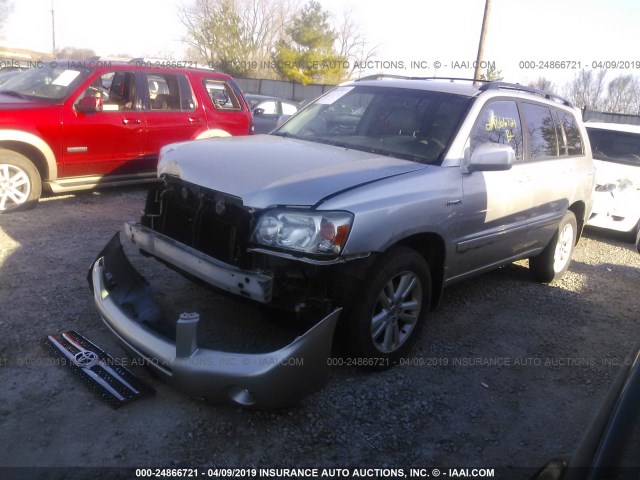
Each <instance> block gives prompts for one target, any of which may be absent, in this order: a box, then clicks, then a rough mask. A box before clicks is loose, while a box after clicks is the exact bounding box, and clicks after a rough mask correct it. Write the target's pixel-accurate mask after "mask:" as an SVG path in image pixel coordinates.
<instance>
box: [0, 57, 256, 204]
mask: <svg viewBox="0 0 640 480" xmlns="http://www.w3.org/2000/svg"><path fill="white" fill-rule="evenodd" d="M252 133H253V120H252V117H251V113H250V110H249V108H248V106H247V103H246V101H245V99H244V97H243V95H242V92H241V91H240V89H239V88H238V86H237V85H236V83H235V82H234V81H233V79H232V78H231V77H230V76H228V75H225V74H222V73H218V72H215V71H213V70H208V69H201V68H165V67H163V66H156V65H154V63H153V62H146V61H144V60H133V61H131V62H122V61H120V62H115V61H100V60H95V61H64V62H63V61H51V62H41V63H39V64H38V66H37V68H33V69H31V70H28V71H25V72H23V73H21V74H19V75H16V76H15V77H13V78H11V79H10V80H7V81H6V82H5V83H3V84H2V85H1V86H0V213H4V212H9V211H16V210H25V209H28V208H33V207H34V206H35V205H36V204H37V202H38V199H39V197H40V194H41V192H42V189H43V188H46V189H48V190H49V191H51V192H54V193H58V192H67V191H73V190H81V189H92V188H96V187H100V186H107V185H124V184H130V183H139V182H144V181H151V180H153V179H155V177H156V164H157V159H158V153H159V151H160V148H161V147H162V146H164V145H167V144H169V143H173V142H178V141H183V140H192V139H202V138H210V137H219V136H229V135H247V134H252Z"/></svg>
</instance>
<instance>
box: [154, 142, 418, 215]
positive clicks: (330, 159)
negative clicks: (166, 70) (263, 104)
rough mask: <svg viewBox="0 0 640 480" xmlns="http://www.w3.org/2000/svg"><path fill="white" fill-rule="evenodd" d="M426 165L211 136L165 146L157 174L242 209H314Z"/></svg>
mask: <svg viewBox="0 0 640 480" xmlns="http://www.w3.org/2000/svg"><path fill="white" fill-rule="evenodd" d="M425 167H426V165H423V164H420V163H416V162H410V161H407V160H401V159H397V158H392V157H386V156H382V155H376V154H373V153H367V152H362V151H358V150H349V149H345V148H342V147H335V146H332V145H324V144H320V143H314V142H308V141H303V140H296V139H291V138H283V137H278V136H273V135H256V136H247V137H231V138H215V139H211V140H195V141H191V142H184V143H178V144H172V145H168V146H166V147H164V148H163V149H162V151H161V154H160V161H159V163H158V175H162V174H168V175H174V176H177V177H179V178H181V179H183V180H185V181H187V182H191V183H194V184H197V185H200V186H203V187H206V188H210V189H212V190H216V191H218V192H223V193H227V194H229V195H235V196H237V197H240V198H242V201H243V203H244V205H246V206H250V207H255V208H266V207H269V206H273V205H315V204H317V203H318V202H320V201H321V200H322V199H324V198H326V197H327V196H329V195H331V194H334V193H337V192H340V191H343V190H348V189H350V188H353V187H355V186H358V185H362V184H365V183H369V182H372V181H376V180H380V179H383V178H387V177H390V176H394V175H399V174H402V173H407V172H412V171H415V170H420V169H423V168H425Z"/></svg>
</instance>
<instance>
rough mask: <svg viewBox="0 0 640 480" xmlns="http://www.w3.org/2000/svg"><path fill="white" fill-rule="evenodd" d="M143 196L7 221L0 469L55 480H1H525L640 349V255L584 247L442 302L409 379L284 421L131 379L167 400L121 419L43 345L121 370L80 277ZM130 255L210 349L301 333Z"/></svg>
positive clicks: (74, 199)
mask: <svg viewBox="0 0 640 480" xmlns="http://www.w3.org/2000/svg"><path fill="white" fill-rule="evenodd" d="M144 192H145V188H143V187H137V188H126V189H110V190H103V191H100V192H83V193H79V194H76V195H72V196H64V197H50V198H45V199H43V200H42V201H41V202H40V204H39V206H38V208H37V209H35V210H33V211H30V212H24V213H18V214H11V215H4V216H2V217H0V306H1V307H0V310H1V312H0V328H1V329H2V332H3V335H2V337H1V338H0V385H2V389H1V392H2V393H1V394H0V395H1V396H0V398H1V401H0V446H1V448H0V466H2V467H43V468H41V469H37V470H20V469H18V470H13V471H9V470H6V469H4V470H0V478H7V477H9V476H14V477H16V478H19V477H26V476H27V475H29V476H30V477H32V478H33V477H34V476H35V477H42V478H44V477H47V478H69V477H70V475H72V474H73V473H74V472H76V473H77V472H78V470H74V469H71V467H100V468H109V467H135V468H141V467H151V468H158V467H169V468H192V467H199V468H207V467H212V468H214V467H217V468H275V467H279V468H302V467H317V468H354V467H370V468H380V469H384V468H388V469H392V468H405V469H407V471H408V469H409V468H425V469H429V470H428V471H429V472H431V469H432V468H439V469H440V470H442V471H445V472H446V471H447V470H448V469H454V468H456V469H458V468H493V469H495V473H496V478H507V476H506V475H507V474H504V472H505V471H506V470H505V468H507V467H517V468H518V469H516V470H512V471H510V473H509V474H508V478H527V477H528V476H529V475H530V474H531V473H533V472H534V471H535V470H536V469H537V468H538V467H540V466H542V465H544V464H545V463H546V462H547V461H549V460H550V459H552V458H555V457H558V456H559V455H562V454H566V453H570V452H571V451H572V450H573V449H574V448H575V446H576V445H577V443H578V442H579V440H580V438H581V436H582V434H583V433H584V431H585V429H586V428H587V426H588V423H589V419H590V418H591V417H592V416H593V414H594V413H595V412H596V410H597V408H598V406H599V404H600V402H601V400H602V399H603V396H604V394H605V392H606V390H607V387H608V385H609V384H610V383H611V381H612V380H613V378H614V377H615V375H616V373H617V372H618V367H616V366H615V365H616V364H621V363H622V362H623V361H624V359H625V358H626V357H627V356H628V354H630V353H631V350H632V348H633V346H634V344H635V343H636V340H637V339H638V338H639V335H638V333H639V331H640V326H639V324H638V320H639V315H638V311H639V308H638V307H639V306H640V298H639V297H638V285H639V284H640V283H639V275H638V274H639V269H640V255H638V254H637V253H636V252H635V251H634V250H633V248H632V245H631V244H628V243H624V242H623V241H620V240H616V239H615V238H611V237H607V236H605V235H603V234H597V233H593V232H588V233H587V234H586V236H585V237H584V238H583V239H582V240H581V242H580V244H579V245H578V248H577V250H576V252H575V255H574V261H573V263H572V266H571V270H570V272H569V273H568V274H567V276H566V277H565V278H564V279H563V280H562V281H561V282H560V283H558V284H556V285H553V286H548V285H540V284H537V283H534V282H532V281H531V280H530V278H529V275H528V271H527V268H526V267H527V262H526V261H525V262H518V263H515V264H512V265H510V266H508V267H505V268H502V269H500V270H498V271H495V272H493V273H490V274H487V275H484V276H482V277H479V278H476V279H473V280H470V281H467V282H465V283H462V284H459V285H456V286H454V287H451V288H449V289H447V290H446V291H445V295H444V298H443V301H442V303H441V306H440V307H439V309H438V310H437V311H436V312H434V313H433V314H432V315H431V317H430V318H429V324H428V325H427V326H426V328H425V329H424V330H423V332H422V335H421V337H420V339H419V341H418V342H417V344H416V347H415V349H414V351H413V354H414V355H413V356H412V357H411V358H410V359H409V361H410V363H411V364H410V365H403V366H397V367H395V368H392V369H391V370H388V371H385V372H382V373H371V372H365V371H361V370H358V369H356V368H352V367H335V368H333V369H332V372H331V379H330V383H329V385H328V386H327V387H326V388H325V389H324V390H322V391H321V392H319V393H316V394H314V395H312V396H310V397H308V398H307V399H306V400H305V401H304V402H303V403H302V404H301V405H299V406H297V407H294V408H289V409H285V410H279V411H275V412H252V411H245V410H242V409H240V408H237V407H230V406H219V405H209V404H205V403H202V402H199V401H196V400H193V399H190V398H188V397H187V396H185V395H183V394H181V393H180V392H178V391H176V390H174V389H172V388H171V387H169V386H167V385H165V384H164V383H162V382H161V381H159V380H157V379H155V378H154V377H151V376H150V375H149V374H148V372H147V371H146V370H144V369H141V368H139V367H132V368H133V370H134V371H135V373H137V374H138V375H139V376H140V377H141V378H143V379H144V380H146V381H147V382H148V383H149V384H151V385H152V386H153V388H154V389H155V390H156V394H155V395H154V396H152V397H148V398H145V399H141V400H138V401H135V402H133V403H131V404H129V405H127V406H125V407H123V408H121V409H118V410H112V409H111V408H109V407H108V406H106V405H105V404H103V403H102V402H101V401H100V400H99V399H97V398H96V397H95V396H94V395H93V394H91V393H90V392H89V391H88V390H86V389H85V387H84V386H83V385H82V384H81V383H80V382H79V381H78V380H77V379H76V378H75V377H74V376H73V375H72V374H70V373H69V371H67V370H66V369H64V368H62V367H60V366H57V365H46V362H47V360H48V359H49V358H50V357H49V355H48V353H47V352H46V351H45V350H44V349H43V347H42V345H41V340H42V338H43V337H45V336H46V335H47V334H59V333H61V332H63V331H65V330H72V329H73V330H77V331H79V332H80V333H82V334H84V335H85V336H87V337H88V338H89V339H91V340H92V341H94V342H95V343H97V344H98V345H101V346H102V347H103V348H105V350H107V351H108V352H109V353H111V355H112V356H114V357H116V358H123V357H124V352H123V351H122V350H121V348H120V347H119V346H118V344H117V343H116V342H115V341H114V339H113V337H112V336H111V334H109V332H108V331H107V329H106V327H105V326H104V325H103V324H102V322H101V321H100V319H99V317H98V314H97V312H96V310H95V308H94V306H93V303H92V299H91V295H90V293H89V289H88V286H87V282H86V273H87V269H88V267H89V265H90V264H91V262H92V260H93V258H94V257H95V255H96V254H97V252H99V251H100V250H101V249H102V247H103V246H104V244H105V243H106V242H107V240H108V239H109V238H110V236H111V235H112V234H113V233H114V232H115V231H116V230H118V229H120V228H121V225H122V223H123V221H125V220H128V219H137V218H138V217H139V212H140V211H141V209H142V206H143V199H144ZM128 252H129V253H130V254H131V256H132V261H133V262H134V264H135V265H136V267H137V268H138V269H139V270H140V271H141V272H143V274H144V275H145V276H146V277H147V278H148V279H149V280H150V281H151V283H152V285H153V286H154V291H155V295H156V298H157V299H158V301H159V302H160V303H161V304H162V305H163V307H164V308H165V309H166V310H168V311H169V312H170V313H171V314H173V313H175V312H179V311H185V310H186V311H199V312H200V313H201V315H202V317H203V319H206V318H208V319H210V322H211V323H210V328H211V329H213V330H215V331H216V337H215V339H212V340H211V341H212V342H213V343H217V344H218V345H224V346H225V347H227V348H228V349H235V348H245V347H247V348H250V347H252V346H256V345H262V346H263V347H264V346H265V345H266V346H269V348H270V347H271V346H272V345H273V346H278V345H283V344H284V343H285V342H287V340H288V339H290V338H291V337H293V336H294V335H295V334H296V332H297V330H299V329H298V328H297V326H295V325H292V324H291V323H290V322H276V323H274V321H273V318H272V317H273V315H267V314H265V313H264V312H263V311H261V310H260V309H258V308H256V307H254V306H253V305H250V304H247V303H239V302H237V301H235V300H234V299H233V298H230V297H228V296H224V295H219V294H217V293H216V292H213V291H212V290H210V289H207V288H205V287H202V286H198V285H195V284H192V283H190V282H188V281H187V280H185V279H183V278H182V277H181V276H179V275H177V274H175V273H173V272H171V271H169V269H167V268H165V267H163V266H162V265H161V264H160V263H159V262H156V261H154V260H152V259H145V258H143V257H141V256H140V255H137V254H136V252H134V251H133V250H131V249H129V250H128ZM490 363H491V364H490ZM496 364H497V365H496ZM44 467H46V468H44ZM55 467H57V468H55ZM89 473H91V474H92V475H93V476H94V477H95V475H94V474H96V473H100V475H101V476H102V477H101V478H105V477H108V476H118V475H128V476H129V478H134V477H133V474H132V471H130V470H128V471H125V473H123V471H120V470H100V471H97V470H91V471H89ZM368 473H372V472H368ZM373 473H374V474H375V473H376V472H373ZM77 474H78V475H80V474H79V473H77ZM383 474H384V472H383V473H382V474H381V476H383ZM200 476H201V477H202V475H200ZM298 478H300V477H298ZM369 478H371V477H369Z"/></svg>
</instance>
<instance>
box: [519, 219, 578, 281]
mask: <svg viewBox="0 0 640 480" xmlns="http://www.w3.org/2000/svg"><path fill="white" fill-rule="evenodd" d="M577 232H578V225H577V223H576V216H575V215H574V214H573V212H572V211H570V210H567V212H566V213H565V214H564V217H562V220H561V221H560V225H558V230H557V231H556V233H555V234H554V235H553V237H552V238H551V241H549V244H548V245H547V246H546V247H545V249H544V250H543V251H542V253H540V255H538V256H536V257H532V258H530V259H529V270H531V273H532V274H533V277H534V278H535V279H536V280H537V281H539V282H543V283H551V282H555V281H556V280H559V279H560V278H562V277H563V275H564V274H565V273H567V270H568V269H569V264H570V263H571V256H572V255H573V249H574V247H575V245H576V235H577Z"/></svg>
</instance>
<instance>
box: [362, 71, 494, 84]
mask: <svg viewBox="0 0 640 480" xmlns="http://www.w3.org/2000/svg"><path fill="white" fill-rule="evenodd" d="M385 78H390V79H397V80H449V81H450V82H453V81H464V82H482V83H487V82H490V80H482V79H479V78H461V77H407V76H405V75H392V74H387V73H379V74H376V75H367V76H366V77H362V78H358V79H356V80H354V81H356V82H361V81H363V80H384V79H385Z"/></svg>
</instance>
